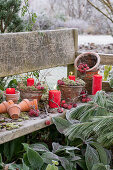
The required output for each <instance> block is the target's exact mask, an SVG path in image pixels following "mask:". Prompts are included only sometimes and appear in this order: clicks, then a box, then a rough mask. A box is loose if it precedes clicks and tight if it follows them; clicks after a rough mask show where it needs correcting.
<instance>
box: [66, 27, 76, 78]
mask: <svg viewBox="0 0 113 170" xmlns="http://www.w3.org/2000/svg"><path fill="white" fill-rule="evenodd" d="M73 37H74V47H75V57H76V53H77V51H78V32H77V30H73ZM69 72H73V73H74V75H75V76H76V77H77V70H76V69H75V67H74V64H69V65H67V76H68V75H69Z"/></svg>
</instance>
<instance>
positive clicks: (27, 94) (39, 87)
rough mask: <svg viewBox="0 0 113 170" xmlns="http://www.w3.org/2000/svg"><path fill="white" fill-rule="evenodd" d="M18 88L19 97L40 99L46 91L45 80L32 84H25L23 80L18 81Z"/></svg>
mask: <svg viewBox="0 0 113 170" xmlns="http://www.w3.org/2000/svg"><path fill="white" fill-rule="evenodd" d="M18 89H19V91H20V97H21V99H22V100H23V99H29V100H33V99H37V100H38V101H40V99H41V97H42V94H44V93H45V92H46V91H47V85H46V83H45V82H38V83H34V85H33V86H27V83H26V82H25V81H22V82H20V83H18Z"/></svg>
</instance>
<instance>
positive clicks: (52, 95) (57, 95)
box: [49, 90, 61, 108]
mask: <svg viewBox="0 0 113 170" xmlns="http://www.w3.org/2000/svg"><path fill="white" fill-rule="evenodd" d="M52 101H53V102H52ZM60 101H61V91H59V90H50V91H49V107H50V108H57V107H58V105H59V106H60Z"/></svg>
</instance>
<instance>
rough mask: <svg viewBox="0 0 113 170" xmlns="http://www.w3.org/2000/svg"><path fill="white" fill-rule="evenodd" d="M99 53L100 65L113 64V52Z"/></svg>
mask: <svg viewBox="0 0 113 170" xmlns="http://www.w3.org/2000/svg"><path fill="white" fill-rule="evenodd" d="M99 55H100V58H101V60H100V62H101V64H102V65H113V54H101V53H99Z"/></svg>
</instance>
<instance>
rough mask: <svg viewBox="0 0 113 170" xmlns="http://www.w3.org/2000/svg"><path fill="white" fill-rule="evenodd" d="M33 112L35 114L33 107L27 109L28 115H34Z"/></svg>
mask: <svg viewBox="0 0 113 170" xmlns="http://www.w3.org/2000/svg"><path fill="white" fill-rule="evenodd" d="M34 114H35V110H34V109H30V111H29V116H31V117H32V116H34Z"/></svg>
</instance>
